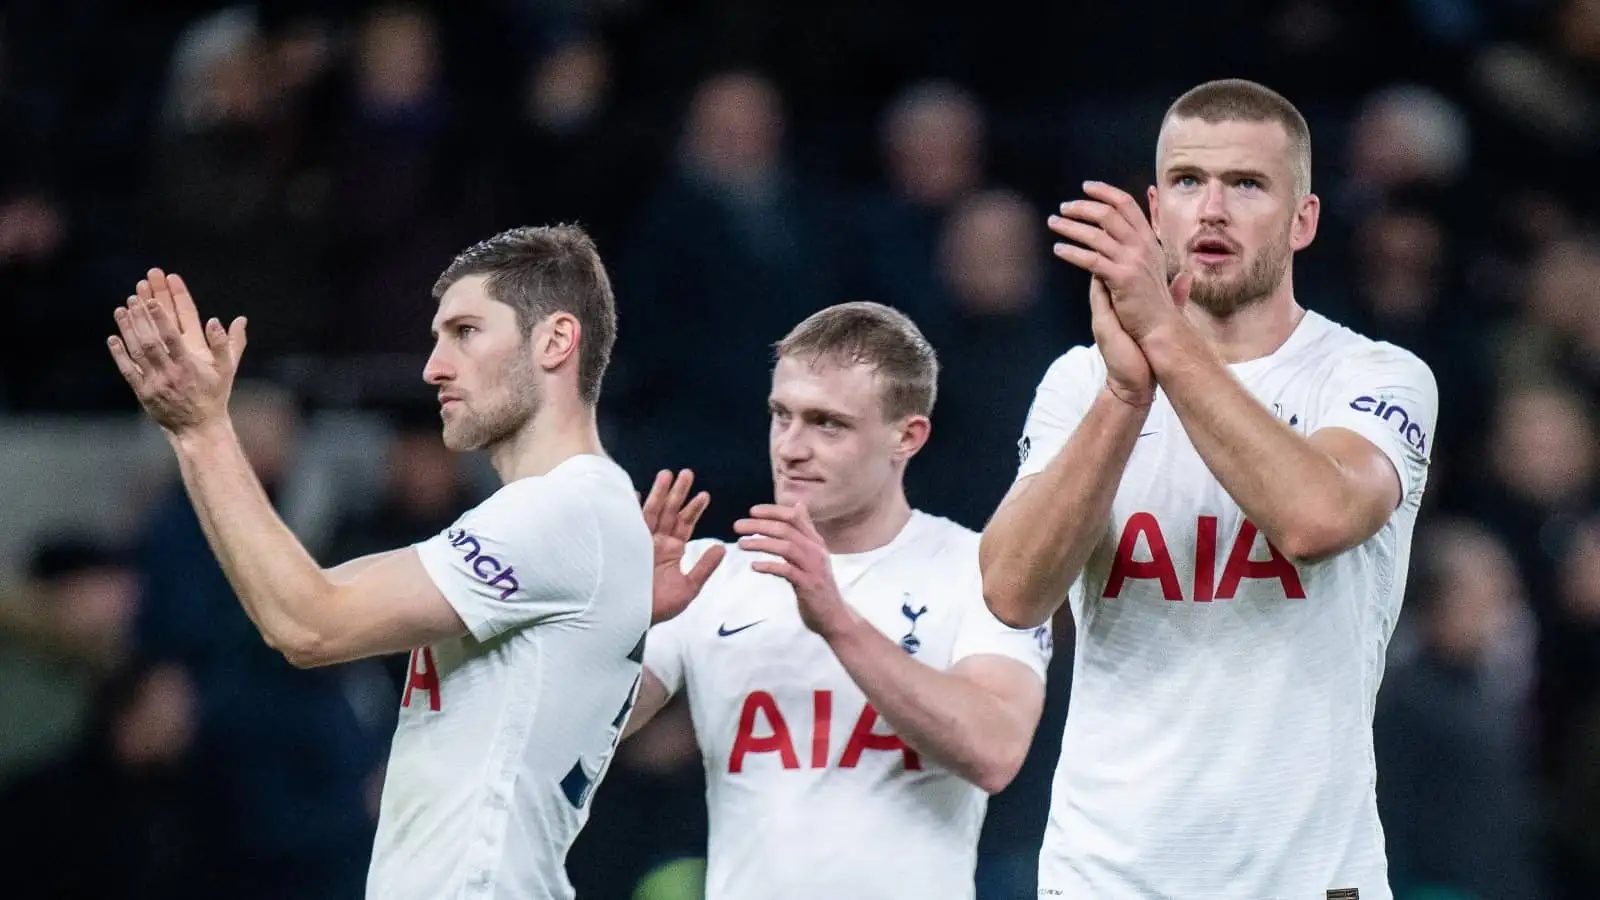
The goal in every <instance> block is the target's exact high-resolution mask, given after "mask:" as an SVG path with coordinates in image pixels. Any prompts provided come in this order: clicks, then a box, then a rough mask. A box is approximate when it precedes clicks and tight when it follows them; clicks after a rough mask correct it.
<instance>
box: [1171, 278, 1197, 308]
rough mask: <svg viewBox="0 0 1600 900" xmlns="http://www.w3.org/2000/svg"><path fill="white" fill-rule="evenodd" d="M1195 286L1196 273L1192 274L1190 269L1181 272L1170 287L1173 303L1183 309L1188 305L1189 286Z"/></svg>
mask: <svg viewBox="0 0 1600 900" xmlns="http://www.w3.org/2000/svg"><path fill="white" fill-rule="evenodd" d="M1193 286H1194V275H1192V274H1190V272H1189V270H1187V269H1185V270H1183V271H1182V272H1179V273H1178V277H1177V278H1175V279H1174V280H1173V282H1172V284H1171V286H1170V287H1169V288H1168V289H1169V290H1170V291H1171V292H1172V303H1173V305H1174V306H1176V307H1178V308H1179V309H1183V308H1184V306H1186V305H1188V303H1189V288H1191V287H1193Z"/></svg>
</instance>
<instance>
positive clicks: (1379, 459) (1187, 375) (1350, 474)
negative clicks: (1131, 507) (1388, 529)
mask: <svg viewBox="0 0 1600 900" xmlns="http://www.w3.org/2000/svg"><path fill="white" fill-rule="evenodd" d="M1141 346H1142V347H1143V348H1144V350H1145V354H1146V356H1147V357H1148V358H1149V360H1150V365H1151V367H1152V368H1153V369H1154V371H1155V373H1156V379H1157V380H1158V381H1159V382H1160V384H1161V386H1162V387H1163V388H1164V389H1165V390H1166V393H1167V397H1168V398H1169V399H1170V400H1171V402H1172V407H1173V410H1174V411H1175V412H1176V413H1177V415H1178V419H1179V421H1181V422H1182V423H1183V427H1184V431H1185V432H1186V433H1187V434H1188V435H1189V439H1190V440H1191V441H1193V442H1194V447H1195V450H1196V451H1198V452H1199V454H1200V456H1201V458H1202V459H1204V460H1205V462H1206V466H1207V467H1208V468H1209V469H1210V470H1211V472H1212V474H1214V475H1215V476H1216V477H1217V481H1218V482H1220V483H1221V484H1222V487H1223V488H1224V489H1225V490H1227V492H1228V494H1229V496H1231V497H1232V498H1233V500H1234V502H1235V503H1238V504H1239V508H1240V509H1241V510H1243V511H1244V513H1245V515H1246V516H1247V517H1248V518H1249V519H1250V521H1252V522H1254V523H1255V524H1256V526H1257V527H1258V528H1260V529H1261V531H1262V532H1263V533H1264V534H1266V536H1267V539H1268V540H1270V541H1271V542H1272V544H1273V545H1274V546H1276V547H1277V548H1278V549H1279V550H1281V551H1283V553H1284V554H1285V555H1287V556H1288V557H1289V558H1290V559H1293V560H1295V561H1297V562H1315V561H1317V560H1321V559H1326V558H1328V557H1330V556H1334V555H1336V554H1338V553H1342V552H1344V551H1345V550H1348V549H1350V548H1351V547H1354V546H1356V545H1358V544H1360V543H1362V542H1363V541H1365V540H1367V539H1368V538H1370V537H1372V536H1373V535H1374V534H1376V533H1377V532H1378V529H1380V528H1382V527H1383V523H1384V522H1385V521H1386V520H1387V519H1388V518H1389V515H1390V514H1391V513H1393V512H1394V510H1395V507H1396V506H1398V505H1399V504H1400V500H1401V485H1400V475H1399V473H1398V472H1396V471H1395V467H1394V465H1393V464H1392V463H1391V462H1390V461H1389V458H1388V457H1387V456H1385V455H1384V453H1383V451H1381V450H1379V449H1378V448H1377V447H1376V446H1375V445H1374V444H1373V443H1372V442H1371V441H1369V440H1367V439H1366V438H1364V437H1362V436H1361V435H1359V434H1356V433H1355V432H1353V431H1349V430H1347V429H1343V428H1325V429H1322V430H1319V431H1317V432H1316V433H1314V434H1312V435H1310V436H1309V437H1306V436H1302V435H1300V434H1299V433H1297V432H1296V431H1294V430H1293V429H1292V428H1290V427H1289V426H1288V425H1287V424H1285V423H1283V422H1280V421H1279V420H1278V419H1277V418H1276V417H1275V416H1273V415H1272V413H1271V412H1269V411H1268V410H1267V409H1266V408H1265V407H1264V406H1262V405H1261V403H1260V401H1258V400H1257V399H1256V398H1255V397H1254V396H1252V395H1251V394H1250V392H1249V391H1248V390H1246V389H1245V387H1244V385H1243V384H1242V383H1240V382H1239V380H1238V379H1237V378H1235V377H1234V376H1233V373H1231V372H1229V371H1228V369H1227V367H1226V366H1224V365H1223V364H1222V362H1221V360H1219V359H1218V358H1217V356H1216V355H1215V354H1214V353H1213V352H1212V351H1211V349H1210V347H1209V346H1207V344H1206V343H1205V341H1204V339H1203V338H1202V337H1201V336H1200V334H1199V333H1198V332H1196V331H1195V330H1194V329H1193V328H1192V327H1190V326H1189V324H1188V323H1187V322H1186V321H1185V320H1183V319H1181V318H1178V317H1173V319H1172V320H1171V325H1170V327H1165V328H1161V329H1158V330H1156V331H1153V332H1151V334H1150V335H1149V336H1148V337H1147V338H1146V339H1145V340H1144V341H1143V343H1142V344H1141Z"/></svg>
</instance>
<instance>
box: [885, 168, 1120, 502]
mask: <svg viewBox="0 0 1600 900" xmlns="http://www.w3.org/2000/svg"><path fill="white" fill-rule="evenodd" d="M1042 220H1043V216H1042V215H1041V214H1040V213H1039V212H1038V211H1037V210H1035V209H1033V208H1032V207H1031V206H1029V205H1028V203H1027V202H1026V201H1024V200H1023V199H1022V198H1021V197H1019V196H1017V195H1016V194H1014V193H1011V192H1008V191H999V190H995V191H985V192H982V193H979V194H976V195H974V196H972V197H971V198H969V199H967V200H965V201H963V202H961V203H959V204H957V205H956V207H955V208H954V210H953V211H952V212H951V213H950V216H949V218H948V219H947V220H946V226H945V229H944V233H943V235H942V236H941V239H940V245H939V257H938V277H939V288H940V291H939V293H938V294H937V295H936V296H939V297H941V298H946V303H947V306H946V310H945V311H943V315H942V316H941V317H940V318H939V319H937V320H935V322H934V324H933V325H931V326H924V327H926V328H927V329H928V331H929V332H930V333H931V335H930V339H931V340H935V341H936V344H935V347H936V349H937V350H938V351H939V362H940V368H941V372H940V378H939V396H938V402H937V404H936V405H935V409H934V414H933V432H932V437H930V438H929V440H928V443H927V445H926V446H925V447H924V448H923V450H922V452H921V453H919V454H918V455H917V458H916V459H914V460H912V462H911V465H910V468H909V469H908V470H907V475H906V477H907V491H908V493H909V495H910V498H911V501H912V503H913V504H915V505H916V506H917V507H918V508H920V509H923V510H926V511H928V512H931V513H934V514H936V515H941V516H946V517H948V518H951V519H954V520H956V521H958V522H960V523H961V524H963V525H965V526H967V527H968V528H973V529H982V528H983V526H984V524H985V523H987V522H988V520H989V515H990V514H991V513H993V512H994V507H995V504H996V503H997V502H998V501H999V498H1000V497H1003V496H1004V495H1005V492H1006V490H1007V489H1008V488H1009V487H1010V485H1011V482H1012V480H1013V479H1014V477H1015V475H1016V462H1017V450H1016V442H1017V434H1018V433H1019V432H1020V430H1021V428H1022V421H1023V419H1024V418H1025V417H1026V416H1027V412H1028V406H1029V404H1030V403H1031V402H1032V400H1033V389H1034V386H1035V385H1037V384H1038V383H1039V379H1040V378H1041V377H1043V375H1044V371H1045V369H1047V368H1049V366H1050V363H1051V362H1052V361H1053V360H1054V359H1055V358H1056V357H1057V356H1060V355H1061V354H1063V353H1065V352H1066V351H1067V349H1068V348H1070V347H1071V346H1073V344H1076V343H1088V342H1090V340H1091V338H1090V336H1089V334H1088V327H1087V324H1086V323H1082V317H1080V316H1073V317H1071V318H1069V317H1068V316H1066V315H1064V314H1063V311H1062V309H1061V306H1062V304H1061V302H1060V300H1058V298H1057V297H1056V295H1055V294H1054V292H1053V291H1052V290H1051V287H1052V285H1051V283H1050V281H1051V280H1050V278H1049V270H1048V269H1047V268H1046V267H1047V266H1048V265H1049V264H1050V261H1051V257H1050V256H1049V253H1048V247H1049V243H1048V241H1047V240H1046V235H1045V234H1043V233H1041V232H1040V229H1039V223H1040V222H1041V221H1042ZM1087 305H1088V300H1087V298H1085V299H1083V300H1082V301H1081V306H1080V308H1082V307H1087ZM1069 321H1070V322H1072V323H1073V325H1074V326H1078V327H1072V328H1069V327H1068V325H1067V323H1068V322H1069ZM1080 323H1082V324H1080ZM953 472H960V473H961V474H960V477H955V478H953V477H951V473H953Z"/></svg>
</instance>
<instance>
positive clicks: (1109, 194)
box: [1083, 181, 1155, 239]
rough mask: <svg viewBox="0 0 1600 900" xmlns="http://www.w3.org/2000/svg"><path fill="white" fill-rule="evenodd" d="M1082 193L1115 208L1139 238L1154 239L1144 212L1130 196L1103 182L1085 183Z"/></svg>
mask: <svg viewBox="0 0 1600 900" xmlns="http://www.w3.org/2000/svg"><path fill="white" fill-rule="evenodd" d="M1083 192H1084V193H1085V194H1088V195H1089V196H1090V197H1093V198H1094V199H1096V200H1099V201H1100V202H1101V203H1106V204H1109V205H1111V206H1112V207H1113V208H1115V209H1116V211H1117V212H1118V213H1120V214H1121V216H1122V220H1123V221H1124V222H1127V223H1128V225H1129V227H1131V228H1132V229H1133V230H1134V232H1135V233H1137V234H1138V235H1139V237H1140V238H1145V237H1149V238H1152V239H1154V238H1155V231H1153V230H1152V229H1151V228H1150V221H1149V220H1148V219H1146V218H1145V216H1144V210H1142V209H1140V208H1139V202H1138V201H1137V200H1135V199H1133V195H1132V194H1129V193H1128V192H1127V191H1124V190H1122V189H1121V188H1118V187H1114V186H1112V185H1109V184H1106V183H1105V182H1103V181H1085V182H1084V183H1083Z"/></svg>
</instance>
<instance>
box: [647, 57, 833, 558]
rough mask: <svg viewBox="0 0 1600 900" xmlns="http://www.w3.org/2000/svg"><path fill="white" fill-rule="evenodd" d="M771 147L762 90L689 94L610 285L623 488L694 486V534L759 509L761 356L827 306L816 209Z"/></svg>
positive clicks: (754, 86)
mask: <svg viewBox="0 0 1600 900" xmlns="http://www.w3.org/2000/svg"><path fill="white" fill-rule="evenodd" d="M783 138H784V115H783V110H782V108H781V104H780V100H779V97H778V93H777V90H776V88H774V86H773V85H772V83H771V82H770V81H768V80H767V79H765V78H763V77H760V76H758V75H752V74H748V73H742V72H727V73H722V74H719V75H715V76H713V77H711V78H709V79H707V80H706V81H705V82H703V83H702V84H701V85H700V87H699V88H698V89H697V90H696V91H695V94H694V97H693V99H692V100H691V102H690V105H689V114H688V119H687V122H686V123H685V127H684V134H683V143H682V145H681V147H680V155H679V159H678V168H677V170H676V172H675V173H674V174H673V175H672V176H671V177H670V178H668V179H667V182H666V183H665V184H664V185H663V186H662V187H661V189H660V191H659V192H658V193H657V194H656V195H655V197H654V198H653V199H652V200H650V202H649V203H648V204H647V205H646V206H645V208H644V209H643V211H642V212H641V214H640V219H641V225H640V230H639V232H638V233H637V234H635V235H634V243H633V244H632V245H631V248H632V251H633V252H632V253H631V254H630V256H629V257H628V258H627V259H626V261H625V264H624V268H623V269H622V272H621V277H620V278H619V287H618V294H617V297H618V301H617V302H618V307H619V313H620V318H621V320H622V321H623V322H625V323H627V324H626V325H623V326H621V331H620V332H619V338H618V352H619V355H623V356H624V357H625V360H624V362H623V365H622V366H621V367H620V371H619V372H618V375H619V378H618V381H619V382H621V384H619V385H618V387H621V388H622V392H623V393H624V396H622V397H621V398H619V399H620V400H621V402H622V404H623V406H624V408H625V410H626V412H625V415H626V416H627V418H628V420H629V421H630V424H631V425H632V426H633V427H634V428H635V429H637V430H636V431H634V432H633V440H632V442H630V443H629V445H628V448H629V450H628V452H629V456H630V461H631V463H632V464H633V468H634V471H635V477H636V478H640V477H641V475H642V474H644V473H653V472H654V471H655V470H656V469H658V468H661V467H668V468H673V469H676V468H679V467H683V466H689V467H692V468H694V469H695V470H696V471H697V472H699V473H700V480H699V481H698V482H697V483H698V484H699V485H700V486H702V487H704V488H706V489H708V490H710V491H712V493H713V495H714V496H715V497H716V498H717V500H716V501H715V502H713V503H712V506H711V510H710V511H709V512H708V513H707V515H706V518H705V519H704V520H702V521H703V523H704V524H703V530H704V533H706V534H721V533H725V532H726V531H727V530H729V528H730V527H731V525H732V523H733V520H734V519H736V518H738V517H739V516H740V515H742V514H743V511H744V510H747V509H749V507H750V506H751V505H752V504H754V503H759V502H761V501H762V500H764V499H766V498H769V497H770V496H771V494H772V475H771V472H770V471H769V467H768V464H767V441H766V432H767V429H766V426H765V422H764V420H765V410H766V397H767V390H768V386H769V384H770V380H771V379H770V375H769V373H770V365H771V362H770V355H771V354H770V347H771V345H772V343H773V342H775V341H777V340H778V339H779V338H781V337H783V336H784V334H786V333H788V331H789V329H790V328H792V327H794V325H795V324H796V323H798V322H799V321H800V320H801V319H803V318H805V317H806V316H807V315H809V314H811V313H812V312H814V311H816V310H817V309H819V308H821V307H823V306H826V305H827V304H829V303H831V302H834V301H835V300H836V299H837V293H836V288H835V282H834V279H833V277H832V272H831V271H830V265H829V263H830V256H831V254H830V253H829V251H828V250H827V249H826V244H825V242H826V240H827V239H828V235H827V234H826V233H825V232H824V226H823V221H824V220H823V218H822V217H823V215H824V214H825V213H826V211H827V207H826V205H825V201H820V198H819V191H818V189H817V188H816V187H815V186H813V185H810V184H807V183H804V182H803V181H801V180H800V179H799V178H798V177H797V176H796V175H795V174H794V172H793V171H792V169H791V168H790V166H789V165H788V163H787V161H786V159H785V157H784V153H783ZM819 201H820V202H819ZM686 398H687V399H686Z"/></svg>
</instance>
